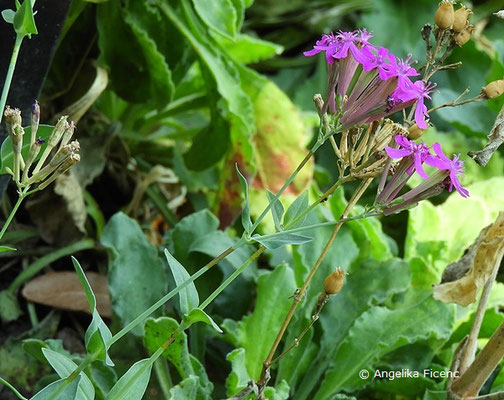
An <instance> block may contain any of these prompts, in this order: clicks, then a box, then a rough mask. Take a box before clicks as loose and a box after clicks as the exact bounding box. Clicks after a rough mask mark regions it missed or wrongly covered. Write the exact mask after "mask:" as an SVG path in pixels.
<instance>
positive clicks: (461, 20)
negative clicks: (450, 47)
mask: <svg viewBox="0 0 504 400" xmlns="http://www.w3.org/2000/svg"><path fill="white" fill-rule="evenodd" d="M470 14H472V11H471V10H470V9H469V8H465V6H462V7H460V8H459V9H458V10H457V11H455V18H454V20H453V27H452V29H453V31H454V32H457V33H458V32H461V31H462V30H463V29H464V28H465V27H466V25H467V19H468V18H469V15H470Z"/></svg>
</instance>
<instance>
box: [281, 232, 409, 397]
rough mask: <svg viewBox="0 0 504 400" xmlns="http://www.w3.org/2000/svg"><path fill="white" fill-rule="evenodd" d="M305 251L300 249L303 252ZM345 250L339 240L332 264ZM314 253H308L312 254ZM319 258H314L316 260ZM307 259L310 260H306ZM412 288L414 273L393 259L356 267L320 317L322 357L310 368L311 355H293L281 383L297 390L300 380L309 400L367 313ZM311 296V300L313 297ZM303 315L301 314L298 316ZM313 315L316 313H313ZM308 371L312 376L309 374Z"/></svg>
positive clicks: (286, 362) (298, 327) (284, 361)
mask: <svg viewBox="0 0 504 400" xmlns="http://www.w3.org/2000/svg"><path fill="white" fill-rule="evenodd" d="M321 245H322V244H321ZM321 245H319V246H321ZM304 246H306V245H304ZM354 246H355V244H354ZM302 247H303V246H300V248H302ZM345 247H346V246H345V245H344V243H338V239H336V241H335V243H334V245H333V249H332V251H333V252H334V253H336V254H335V255H334V257H335V258H331V260H334V261H335V260H337V257H338V254H344V253H343V252H344V251H345ZM305 251H306V250H305ZM311 253H312V252H308V254H311ZM314 253H315V256H316V255H318V254H319V251H314ZM315 256H314V257H312V258H315ZM355 256H356V255H354V257H355ZM304 259H306V256H305V258H304ZM334 261H333V262H334ZM331 267H332V266H331ZM324 272H325V271H324V270H319V271H317V274H316V275H315V278H314V279H317V275H319V276H320V274H321V275H322V278H321V279H324V278H325V277H326V276H327V274H328V272H330V270H329V271H328V272H325V273H324ZM410 284H411V273H410V270H409V269H408V265H407V264H406V263H405V262H403V261H401V260H398V259H391V260H387V261H384V262H378V261H375V260H366V261H364V262H362V263H361V262H358V263H355V264H354V265H353V268H351V269H349V275H348V276H347V277H346V279H345V284H344V286H343V289H342V290H341V292H340V293H338V294H337V295H335V296H331V299H330V300H329V302H328V303H327V304H326V306H325V307H324V312H323V313H322V315H321V316H320V324H321V326H322V328H323V335H322V338H321V340H320V349H319V351H318V355H317V356H316V358H315V356H313V358H312V359H311V360H308V361H311V365H310V363H308V364H307V361H306V360H304V359H303V358H304V357H305V356H307V354H306V353H303V352H302V351H299V352H294V351H293V352H291V353H289V354H287V355H286V356H285V357H284V358H283V359H282V360H281V361H280V366H279V371H278V379H286V380H287V382H288V383H289V384H290V385H291V386H292V387H296V386H297V383H298V380H300V385H299V386H298V387H297V390H296V399H307V398H309V397H308V396H309V394H310V392H311V391H312V390H313V389H314V388H315V387H316V385H317V384H318V382H319V380H320V378H322V376H323V374H324V373H325V371H326V370H327V368H328V367H329V366H330V365H331V364H332V363H333V362H335V360H336V355H337V352H338V349H339V347H340V346H341V343H342V342H343V341H344V340H345V338H346V337H347V335H348V332H349V330H350V329H351V328H352V326H353V324H354V323H355V321H356V320H357V319H358V318H359V317H360V316H361V315H362V314H363V313H365V312H367V311H368V310H370V309H372V307H373V306H374V305H375V304H381V303H383V302H384V301H385V300H386V299H387V298H389V297H390V296H392V295H394V294H399V293H401V292H404V291H406V289H407V288H408V287H409V285H410ZM321 285H322V282H321V281H319V283H318V284H317V282H313V283H312V285H310V286H315V287H316V289H318V290H320V287H321ZM314 294H315V290H313V292H312V293H311V296H313V295H314ZM308 296H310V293H309V294H308ZM308 298H310V297H308ZM312 307H313V306H312ZM341 310H345V312H344V313H342V312H341ZM300 311H301V310H298V312H300ZM309 311H310V313H311V312H312V311H311V309H310V310H309ZM309 318H310V314H308V315H306V317H305V319H304V320H302V324H295V325H294V326H293V327H292V329H289V331H288V336H287V341H288V342H290V341H292V340H294V338H295V337H296V336H297V335H299V331H300V330H302V329H303V328H304V326H306V323H308V322H309ZM377 334H379V331H377ZM304 346H308V343H303V342H302V343H301V344H300V347H301V349H300V350H303V349H304ZM305 352H306V351H305ZM311 352H313V349H311ZM308 368H309V370H310V373H308V371H307V369H308Z"/></svg>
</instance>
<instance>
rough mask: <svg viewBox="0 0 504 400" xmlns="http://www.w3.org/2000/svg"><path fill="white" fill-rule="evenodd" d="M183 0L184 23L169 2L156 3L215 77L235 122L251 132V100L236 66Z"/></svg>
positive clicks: (252, 126)
mask: <svg viewBox="0 0 504 400" xmlns="http://www.w3.org/2000/svg"><path fill="white" fill-rule="evenodd" d="M182 3H183V7H184V11H186V18H185V19H186V21H187V25H186V24H185V23H184V19H183V18H181V17H180V16H179V15H178V14H177V13H176V12H175V10H174V9H172V8H171V7H170V5H168V3H166V2H159V1H156V3H155V4H156V5H157V6H158V7H159V8H160V10H161V11H162V13H163V14H164V15H165V16H166V17H167V18H168V19H169V20H170V22H171V24H172V25H173V26H175V27H176V28H177V30H178V31H179V32H180V33H181V34H182V35H184V36H185V38H186V40H187V41H188V42H189V43H190V45H191V46H192V48H193V49H194V51H195V52H196V53H197V55H198V57H199V58H200V60H201V62H202V63H204V64H205V65H206V66H207V67H208V69H209V71H210V72H211V74H212V76H213V78H214V79H215V83H216V85H217V90H218V92H219V93H220V95H221V96H222V97H223V99H224V100H225V102H226V104H227V107H228V109H229V111H230V113H231V114H233V115H235V116H236V117H237V120H236V121H235V123H236V124H237V125H239V126H241V127H244V129H245V130H246V131H247V132H248V133H250V132H252V131H253V129H254V122H253V116H252V115H253V113H252V103H251V101H250V98H249V97H248V96H247V95H246V94H245V93H244V91H243V90H242V88H241V86H240V78H239V74H238V70H237V66H236V65H235V64H233V62H232V61H231V60H230V59H228V58H227V57H226V56H225V55H224V54H222V53H220V52H218V51H217V48H218V46H216V44H215V43H214V42H213V41H212V39H211V37H209V36H208V35H205V33H204V32H203V31H202V28H201V26H200V24H199V21H197V16H196V15H194V13H193V12H192V10H191V9H190V7H189V5H188V2H187V1H183V2H182ZM205 4H206V3H205ZM233 12H234V9H233ZM230 119H231V118H230Z"/></svg>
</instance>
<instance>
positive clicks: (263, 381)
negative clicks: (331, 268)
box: [258, 178, 373, 388]
mask: <svg viewBox="0 0 504 400" xmlns="http://www.w3.org/2000/svg"><path fill="white" fill-rule="evenodd" d="M372 180H373V179H372V178H368V179H366V180H363V181H362V182H361V183H360V185H359V187H358V188H357V190H356V191H355V192H354V194H353V195H352V198H351V199H350V201H349V202H348V205H347V207H346V208H345V211H343V214H342V215H341V218H340V221H339V222H338V223H337V224H336V226H335V227H334V230H333V232H332V234H331V236H330V237H329V240H328V241H327V243H326V245H325V247H324V249H323V250H322V253H321V254H320V256H319V258H318V259H317V261H316V262H315V264H314V265H313V267H312V269H311V271H310V273H309V274H308V276H307V278H306V280H305V281H304V283H303V286H301V288H300V289H299V290H297V291H296V295H295V296H294V299H293V302H292V305H291V308H290V309H289V312H288V313H287V316H286V317H285V320H284V322H283V324H282V326H281V327H280V330H279V332H278V334H277V336H276V338H275V341H274V342H273V345H272V346H271V349H270V352H269V353H268V356H267V357H266V360H264V363H263V368H262V371H261V377H260V379H259V381H258V386H259V387H260V388H263V387H264V386H265V385H266V383H267V376H268V370H269V368H270V366H271V362H272V360H273V357H274V355H275V352H276V350H277V348H278V346H279V344H280V342H281V340H282V338H283V336H284V334H285V331H286V330H287V327H288V326H289V324H290V322H291V320H292V317H293V316H294V312H295V311H296V308H297V306H298V304H299V303H300V302H301V299H302V296H303V294H304V292H305V291H306V289H307V287H308V285H309V284H310V282H311V280H312V278H313V276H314V275H315V273H316V272H317V269H318V267H319V266H320V264H321V263H322V260H323V259H324V258H325V256H326V254H327V252H328V251H329V249H330V247H331V245H332V243H333V242H334V239H335V238H336V235H337V234H338V232H339V230H340V229H341V226H342V225H343V223H344V222H343V221H342V219H345V218H346V217H347V216H348V214H349V213H350V211H351V210H352V208H353V207H354V206H355V205H356V204H357V201H358V200H359V199H360V198H361V196H362V195H363V194H364V192H365V190H366V189H367V187H368V186H369V184H370V183H371V181H372Z"/></svg>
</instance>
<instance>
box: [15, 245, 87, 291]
mask: <svg viewBox="0 0 504 400" xmlns="http://www.w3.org/2000/svg"><path fill="white" fill-rule="evenodd" d="M94 247H95V242H94V240H93V239H82V240H79V241H78V242H75V243H72V244H71V245H69V246H66V247H63V248H61V249H58V250H56V251H53V252H52V253H49V254H46V255H45V256H43V257H40V258H39V259H38V260H37V261H35V262H34V263H33V264H31V265H29V266H28V268H26V269H25V270H24V271H22V272H21V273H20V274H19V275H18V276H17V277H16V279H14V281H13V282H12V283H11V284H10V286H9V288H8V289H7V290H9V291H10V292H11V293H14V292H15V291H16V290H17V289H18V288H19V287H20V286H21V285H22V284H23V283H25V282H26V281H27V280H29V279H31V278H32V277H33V276H35V275H36V274H37V273H38V272H39V271H40V270H42V269H43V268H45V267H46V266H47V265H49V264H50V263H52V262H54V261H56V260H59V259H60V258H62V257H65V256H69V255H72V254H74V253H76V252H78V251H81V250H87V249H93V248H94Z"/></svg>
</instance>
